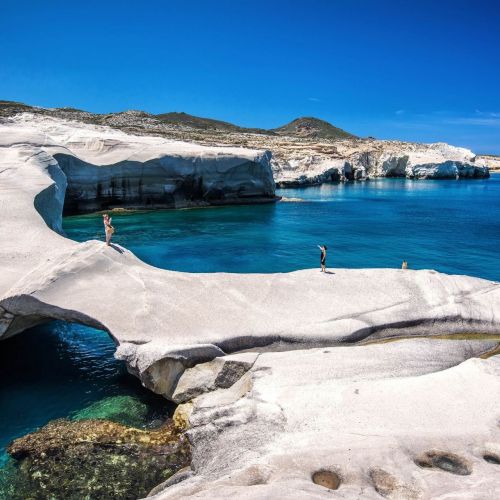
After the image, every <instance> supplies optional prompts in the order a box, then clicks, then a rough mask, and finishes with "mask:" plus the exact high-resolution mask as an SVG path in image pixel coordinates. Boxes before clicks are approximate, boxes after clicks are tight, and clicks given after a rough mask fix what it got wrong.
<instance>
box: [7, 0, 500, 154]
mask: <svg viewBox="0 0 500 500" xmlns="http://www.w3.org/2000/svg"><path fill="white" fill-rule="evenodd" d="M0 99H9V100H18V101H22V102H26V103H28V104H35V105H40V106H49V107H55V106H58V107H59V106H73V107H78V108H83V109H86V110H89V111H94V112H110V111H120V110H124V109H143V110H146V111H149V112H152V113H160V112H166V111H185V112H188V113H192V114H195V115H199V116H208V117H213V118H219V119H222V120H227V121H231V122H234V123H237V124H240V125H245V126H252V127H267V128H271V127H276V126H279V125H282V124H284V123H286V122H288V121H290V120H291V119H293V118H296V117H298V116H311V115H313V116H317V117H320V118H323V119H325V120H328V121H330V122H332V123H333V124H335V125H337V126H340V127H342V128H345V129H346V130H349V131H351V132H353V133H356V134H358V135H361V136H367V135H373V136H375V137H378V138H386V139H390V138H399V139H405V140H415V141H426V142H430V141H447V142H450V143H453V144H457V145H462V146H467V147H471V148H472V149H473V150H475V151H476V152H492V153H497V154H500V0H490V1H485V0H475V1H469V0H467V1H466V0H454V1H446V0H441V1H437V0H434V1H428V0H418V1H417V0H415V1H405V0H401V1H389V0H387V1H384V0H378V1H372V0H358V1H356V0H351V1H348V0H344V1H335V0H331V1H327V0H323V1H322V0H308V1H304V0H300V1H299V0H288V1H281V0H274V1H273V0H267V1H261V0H251V1H250V0H249V1H246V0H241V1H237V0H232V1H229V0H227V1H223V0H221V1H217V0H213V1H209V0H205V1H202V0H184V1H181V0H177V1H168V0H163V1H148V0H143V1H127V0H121V1H112V0H101V1H99V2H96V1H94V0H88V1H85V2H83V1H78V0H73V1H69V0H66V1H64V2H62V1H50V0H46V1H24V0H16V1H11V0H0Z"/></svg>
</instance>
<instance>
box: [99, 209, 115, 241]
mask: <svg viewBox="0 0 500 500" xmlns="http://www.w3.org/2000/svg"><path fill="white" fill-rule="evenodd" d="M102 221H103V222H104V232H105V233H106V245H108V247H109V245H110V242H111V236H112V235H113V233H114V232H115V228H114V227H113V226H112V225H111V217H110V216H109V215H108V214H104V215H103V216H102Z"/></svg>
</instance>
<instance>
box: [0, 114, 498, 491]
mask: <svg viewBox="0 0 500 500" xmlns="http://www.w3.org/2000/svg"><path fill="white" fill-rule="evenodd" d="M61 130H62V129H61V128H60V126H59V125H58V124H57V123H56V124H55V125H54V129H53V130H48V129H47V130H46V132H45V133H44V134H40V135H39V136H30V138H29V140H28V141H27V140H20V136H19V134H18V133H17V132H15V131H14V130H13V129H12V128H10V126H6V127H5V128H4V130H3V132H2V134H1V135H0V140H1V141H2V144H1V147H0V211H1V213H2V217H3V218H2V231H1V232H0V277H1V279H0V325H1V330H0V336H1V338H7V337H9V336H11V335H16V334H22V331H23V330H24V329H26V328H27V327H28V326H31V325H33V324H37V323H39V322H42V321H47V320H49V319H52V318H54V319H62V320H66V321H74V322H80V323H83V324H88V325H91V326H94V327H97V328H101V329H103V330H105V331H107V332H108V333H109V335H110V336H111V337H112V338H113V339H114V340H115V342H116V344H117V352H116V356H117V357H119V358H120V359H123V360H124V361H125V362H126V363H127V366H128V368H129V370H130V372H131V373H133V374H135V375H136V376H138V377H139V378H140V379H141V381H142V382H143V384H144V385H145V386H146V387H148V388H150V389H151V390H153V391H155V392H157V393H158V394H162V395H164V396H165V397H167V398H169V399H172V400H175V401H178V402H181V403H182V404H181V406H179V408H178V410H177V413H178V415H177V418H178V420H179V421H183V422H188V423H189V425H190V426H191V429H190V430H189V433H188V437H189V440H190V442H191V444H192V452H193V467H192V470H191V471H183V472H182V473H181V474H180V475H177V474H176V475H174V476H173V477H172V478H170V479H168V480H167V482H166V483H164V484H163V487H164V488H166V490H164V489H162V488H163V487H159V488H156V489H155V490H154V494H155V495H156V497H157V498H182V497H188V496H192V497H202V498H207V497H209V498H227V497H228V496H235V497H242V498H263V497H267V498H287V497H289V498H298V497H300V498H323V497H325V498H330V497H331V492H330V491H329V489H328V488H329V487H330V486H329V485H335V487H337V488H338V490H339V494H342V496H343V497H344V498H359V497H363V498H378V496H379V494H380V492H383V493H384V494H385V495H386V496H388V497H389V498H390V497H391V495H392V497H393V498H405V497H404V496H403V493H404V494H405V495H407V498H413V497H417V498H440V496H441V497H444V495H445V494H448V496H449V493H450V492H452V493H453V494H456V496H465V495H469V494H470V492H471V491H474V492H475V493H477V495H478V498H495V490H496V489H497V485H498V477H499V472H498V464H497V463H496V462H495V460H496V458H495V457H498V456H500V455H499V447H498V441H499V439H500V434H499V432H500V431H499V427H498V416H499V415H500V403H499V401H498V398H496V397H495V394H497V393H498V392H499V391H500V368H499V362H500V361H499V358H498V356H492V357H489V358H488V359H486V357H487V356H489V355H490V354H492V353H493V352H497V351H496V350H495V349H497V344H498V336H495V335H494V334H498V333H499V330H500V283H496V282H491V281H487V280H482V279H476V278H472V277H467V276H451V275H445V274H440V273H437V272H435V271H432V270H421V271H411V270H401V269H335V270H334V271H333V272H332V273H331V274H323V273H320V272H319V271H317V270H303V271H297V272H293V273H278V274H267V275H263V274H261V275H259V274H250V275H243V274H225V273H216V274H189V273H179V272H172V271H168V270H161V269H156V268H153V267H151V266H148V265H146V264H144V263H143V262H141V261H140V260H139V259H137V258H136V257H135V256H134V255H133V254H132V253H131V252H129V251H128V250H126V249H125V248H122V247H120V246H118V245H114V246H110V247H108V246H106V245H104V244H103V243H102V242H99V241H88V242H85V243H76V242H73V241H70V240H68V239H66V238H64V237H63V236H62V235H61V234H59V233H58V232H56V231H57V230H60V228H61V215H62V207H63V200H64V193H65V189H66V176H65V175H62V170H61V167H60V165H59V163H58V161H57V160H56V157H57V155H58V154H63V155H68V154H70V153H69V152H68V151H69V150H70V149H71V148H72V147H76V146H74V145H73V146H71V140H69V138H68V140H67V141H66V142H65V144H66V146H65V148H66V149H64V148H62V147H61V146H60V144H61V138H60V137H59V138H58V139H57V140H54V135H57V133H59V132H60V131H61ZM82 130H86V129H85V128H83V129H82ZM49 131H50V132H51V134H52V135H51V134H49ZM58 131H59V132H58ZM82 133H83V132H81V131H80V135H81V134H82ZM103 133H105V131H103ZM89 134H90V132H89ZM74 135H76V136H78V134H74ZM47 137H49V139H50V141H49V140H48V139H47ZM35 139H36V140H35ZM153 141H156V138H154V139H153ZM58 144H59V145H58ZM77 144H78V145H80V144H85V147H83V146H78V148H82V150H84V151H86V154H85V155H83V153H82V154H74V153H75V151H74V150H73V149H71V151H72V156H75V157H78V158H80V159H81V160H82V161H86V162H88V163H91V164H93V165H98V164H100V163H102V164H103V165H107V164H109V163H110V162H109V161H108V158H110V157H112V158H113V159H114V160H113V162H112V163H113V164H118V163H119V161H125V159H126V161H131V160H130V158H122V157H120V158H121V159H117V158H116V156H114V155H115V154H116V151H114V146H113V144H110V143H103V142H102V141H96V140H95V129H92V133H91V138H90V139H89V141H88V142H85V141H82V138H81V137H79V138H78V141H77ZM154 144H155V145H156V142H154ZM94 145H95V148H94ZM105 145H107V148H105V147H104V146H105ZM164 146H165V145H164V144H163V143H162V145H161V147H162V148H163V147H164ZM154 147H156V146H154ZM158 147H160V146H158ZM165 147H166V146H165ZM175 147H177V148H178V147H179V145H178V144H177V145H175ZM100 148H102V149H100ZM146 149H147V148H146ZM153 149H154V148H153ZM118 151H119V152H120V154H122V153H123V144H121V145H120V146H119V147H118ZM134 151H137V150H135V149H134ZM212 153H213V151H212ZM137 154H139V152H137ZM140 154H141V155H143V154H144V155H146V152H141V153H140ZM149 154H150V151H149V152H147V155H149ZM252 154H253V153H252ZM147 155H146V156H147ZM98 157H100V158H101V159H100V160H98ZM140 158H143V160H144V156H140ZM133 161H135V160H133ZM145 161H147V160H145ZM363 161H365V163H366V164H368V163H369V161H368V159H366V158H365V160H363ZM456 161H458V160H456ZM391 165H393V167H394V165H396V166H395V167H394V168H399V167H397V165H398V162H393V163H392V164H391ZM365 168H366V167H365ZM51 228H53V229H55V230H53V229H51ZM438 334H440V335H444V334H446V336H447V338H446V339H445V338H442V339H438V338H419V337H422V336H425V337H436V335H438ZM459 334H460V335H459ZM448 337H451V338H452V339H453V338H455V339H456V340H450V339H449V338H448ZM394 339H397V341H391V342H387V341H388V340H394ZM460 339H461V340H460ZM368 341H369V342H371V344H368ZM374 342H381V343H380V344H377V343H374ZM385 342H387V343H385ZM482 356H483V357H485V359H483V358H482ZM6 383H8V381H6ZM56 434H60V433H56ZM62 434H63V435H64V432H62ZM44 442H45V441H44ZM88 444H89V443H83V444H82V443H75V447H74V448H72V449H74V451H75V454H74V455H71V456H70V460H69V462H68V461H65V459H64V460H62V465H64V464H67V463H71V464H73V465H75V464H77V463H79V460H80V459H79V458H78V457H79V456H80V455H79V452H78V450H79V446H80V445H81V446H82V447H85V446H88ZM112 444H113V446H115V445H116V444H120V443H117V442H116V441H114V442H113V443H112ZM23 449H24V448H23ZM112 449H113V450H114V451H113V453H114V452H115V451H116V448H112ZM12 451H13V453H15V451H14V449H13V450H12ZM64 453H65V451H64V450H63V448H62V447H61V448H58V450H57V456H59V457H64V456H65V455H64ZM117 454H118V455H120V453H117ZM107 456H108V454H107V453H105V454H102V455H101V458H102V459H103V460H105V459H106V457H107ZM40 457H41V454H40ZM485 457H487V458H485ZM41 458H45V457H41ZM73 459H74V460H73ZM117 460H121V459H117ZM44 464H46V462H37V463H36V466H37V467H40V468H41V469H40V472H41V473H42V476H43V474H45V473H46V471H47V470H48V471H50V470H53V469H52V465H54V467H56V465H55V464H53V463H51V465H50V468H49V469H46V468H44V467H45V465H44ZM113 464H114V465H113ZM113 464H112V465H113V466H114V467H115V466H116V463H115V462H113ZM426 464H428V465H426ZM59 466H60V465H57V467H59ZM57 467H56V469H57ZM56 469H54V470H56ZM57 470H59V469H57ZM102 470H104V469H102ZM113 470H114V471H119V470H120V468H119V467H115V468H114V469H113ZM465 470H467V471H470V474H467V475H462V474H461V473H460V471H465ZM380 471H383V472H380ZM28 472H29V471H28ZM47 474H48V475H49V477H50V474H51V473H50V472H47ZM29 477H30V478H32V480H38V479H37V478H39V476H38V475H37V476H35V477H34V478H33V476H32V475H30V476H29ZM101 477H105V474H103V475H102V476H101ZM160 480H163V478H161V479H160ZM54 481H56V482H57V477H56V478H55V479H54ZM54 484H56V483H54ZM331 487H333V486H331ZM398 495H399V496H398ZM410 495H414V496H413V497H412V496H410Z"/></svg>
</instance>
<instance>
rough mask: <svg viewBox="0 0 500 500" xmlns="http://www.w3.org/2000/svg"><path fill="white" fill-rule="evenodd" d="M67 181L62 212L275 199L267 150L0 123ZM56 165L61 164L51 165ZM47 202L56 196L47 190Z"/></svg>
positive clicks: (78, 127) (55, 122)
mask: <svg viewBox="0 0 500 500" xmlns="http://www.w3.org/2000/svg"><path fill="white" fill-rule="evenodd" d="M1 133H2V134H6V135H7V137H8V138H9V139H8V140H9V141H11V142H13V143H15V142H21V143H24V144H31V145H32V147H33V151H37V154H42V155H48V156H49V158H48V159H47V160H46V161H48V162H50V164H51V168H52V169H53V173H52V175H53V176H54V175H59V176H60V177H61V181H60V184H61V183H66V184H67V186H66V197H65V205H64V209H65V212H66V213H82V212H92V211H94V212H95V211H98V210H104V209H106V210H107V209H111V208H115V207H129V208H130V207H131V208H184V207H191V206H206V205H219V204H240V203H259V202H273V201H275V200H276V197H275V195H274V189H275V188H274V181H273V177H272V171H271V167H270V159H271V155H270V153H269V152H265V151H264V152H262V151H255V150H246V149H243V148H214V147H212V148H210V147H204V146H196V145H192V144H186V143H180V142H174V141H167V140H165V139H161V138H156V137H142V136H132V135H127V134H124V133H122V132H118V131H116V130H113V129H110V128H107V127H96V126H92V125H84V124H81V123H80V124H76V123H71V122H66V121H63V120H60V119H53V118H48V117H39V116H36V115H30V114H23V115H19V116H17V117H15V118H12V119H10V120H8V121H7V122H6V123H4V124H3V125H2V126H1ZM57 167H59V168H57ZM43 196H48V197H49V198H50V199H52V200H53V202H60V200H59V201H58V200H57V198H56V197H51V194H50V193H45V194H44V195H43Z"/></svg>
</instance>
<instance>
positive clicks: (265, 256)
mask: <svg viewBox="0 0 500 500" xmlns="http://www.w3.org/2000/svg"><path fill="white" fill-rule="evenodd" d="M278 194H280V195H282V196H285V197H288V198H300V199H302V200H303V201H302V202H286V201H284V202H280V203H277V204H276V205H261V206H238V207H219V208H209V209H190V210H177V211H173V210H170V211H168V210H166V211H158V212H135V213H126V214H123V213H122V214H116V215H113V224H114V226H115V228H116V230H117V232H116V234H115V236H114V238H113V241H115V242H116V243H119V244H121V245H123V246H125V247H127V248H129V249H130V250H132V251H133V252H134V253H135V254H136V255H137V256H138V257H140V258H141V259H143V260H144V261H146V262H148V263H149V264H152V265H154V266H157V267H161V268H168V269H175V270H180V271H189V272H216V271H228V272H242V273H256V272H266V273H267V272H283V271H292V270H296V269H301V268H310V267H315V266H317V265H318V264H319V250H318V248H317V245H318V244H323V243H324V244H326V245H327V246H328V248H329V250H328V261H327V263H328V265H330V266H333V267H355V268H359V267H400V266H401V262H402V260H403V259H406V260H407V261H408V263H409V266H410V267H411V268H414V269H424V268H432V269H436V270H438V271H443V272H447V273H456V274H470V275H473V276H479V277H483V278H489V279H492V280H500V261H499V249H500V175H498V174H497V175H493V176H492V177H491V178H490V179H485V180H469V181H465V180H464V181H455V180H450V181H447V180H439V181H438V180H436V181H432V180H428V181H411V180H406V179H375V180H370V181H367V182H356V183H347V184H327V185H323V186H318V187H309V188H302V189H286V190H281V191H279V192H278ZM64 228H65V230H66V232H67V234H68V236H69V237H70V238H73V239H75V240H77V241H85V240H88V239H102V238H103V231H102V222H101V217H100V216H99V215H85V216H77V217H68V218H66V219H65V220H64Z"/></svg>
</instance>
